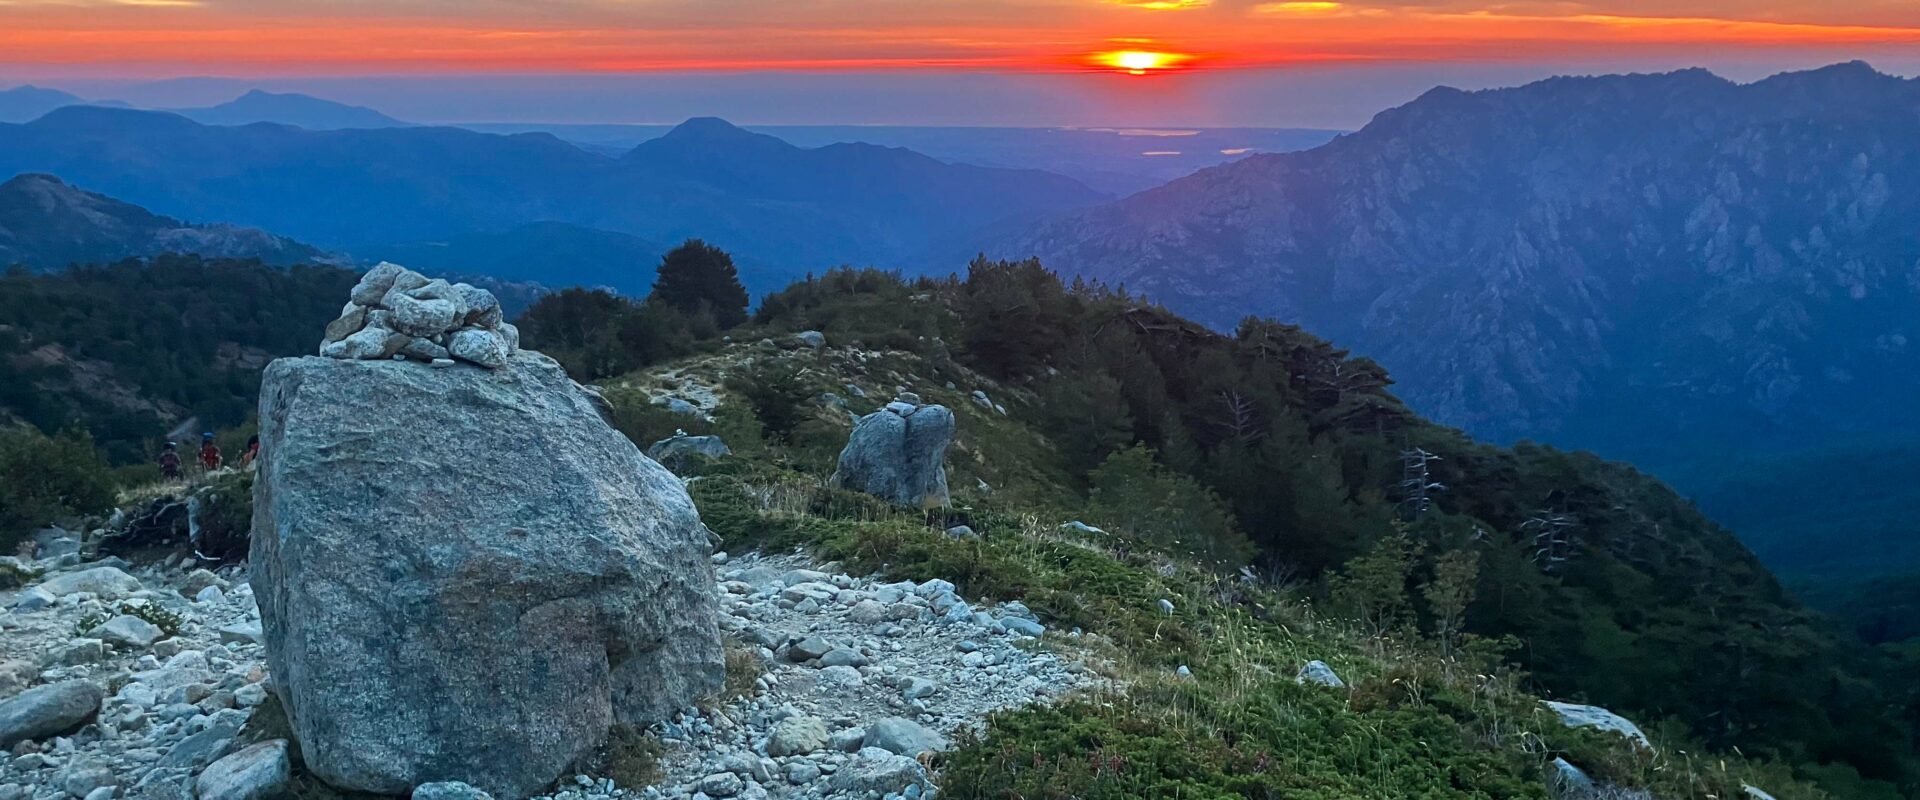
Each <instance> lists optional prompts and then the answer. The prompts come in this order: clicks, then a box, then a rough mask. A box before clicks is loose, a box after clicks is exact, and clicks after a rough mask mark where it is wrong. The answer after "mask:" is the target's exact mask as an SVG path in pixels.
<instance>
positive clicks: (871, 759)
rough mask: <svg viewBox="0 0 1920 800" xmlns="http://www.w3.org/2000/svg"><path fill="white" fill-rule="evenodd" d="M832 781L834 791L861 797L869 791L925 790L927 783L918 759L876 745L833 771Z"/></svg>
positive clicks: (925, 774)
mask: <svg viewBox="0 0 1920 800" xmlns="http://www.w3.org/2000/svg"><path fill="white" fill-rule="evenodd" d="M831 785H832V787H833V790H834V791H835V792H840V793H844V794H846V795H848V796H852V797H860V796H862V795H866V794H868V793H874V794H881V795H885V794H891V793H904V792H906V791H907V790H908V789H909V788H918V789H919V790H921V791H924V790H926V789H927V788H928V787H929V785H930V784H929V783H928V780H927V768H926V767H923V766H921V765H920V762H918V761H915V760H913V759H912V758H909V757H907V756H902V755H895V754H893V753H890V752H887V751H885V750H881V749H879V748H877V747H867V748H862V749H861V750H860V752H859V753H857V754H855V755H854V757H853V759H852V760H850V761H848V762H847V763H846V764H844V765H842V766H841V767H840V769H839V770H837V771H835V772H834V773H833V780H832V781H831Z"/></svg>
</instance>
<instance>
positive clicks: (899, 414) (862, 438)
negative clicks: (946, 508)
mask: <svg viewBox="0 0 1920 800" xmlns="http://www.w3.org/2000/svg"><path fill="white" fill-rule="evenodd" d="M912 400H914V401H917V400H918V398H912ZM952 443H953V412H952V411H951V410H949V409H948V408H947V407H946V406H940V405H920V404H918V403H917V402H910V401H909V400H906V399H902V400H895V401H893V402H891V403H888V404H887V406H886V408H882V409H880V410H879V411H875V412H873V413H871V414H868V415H866V416H864V417H861V418H860V421H859V422H856V423H854V426H853V435H852V436H850V437H848V439H847V446H846V447H845V448H844V449H842V450H841V451H840V465H839V468H838V469H836V470H834V472H833V479H832V480H833V484H834V485H836V486H840V487H843V488H847V489H853V490H855V491H860V492H866V493H867V494H870V495H873V496H875V497H879V498H881V499H883V500H886V501H888V502H891V503H894V504H896V505H902V506H913V507H919V508H928V507H933V506H943V505H946V504H947V468H946V461H947V445H949V444H952Z"/></svg>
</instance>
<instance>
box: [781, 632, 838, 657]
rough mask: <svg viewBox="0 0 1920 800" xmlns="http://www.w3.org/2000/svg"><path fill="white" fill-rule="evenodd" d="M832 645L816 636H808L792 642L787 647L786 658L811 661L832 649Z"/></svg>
mask: <svg viewBox="0 0 1920 800" xmlns="http://www.w3.org/2000/svg"><path fill="white" fill-rule="evenodd" d="M833 649H834V646H833V645H832V644H831V643H829V642H828V641H827V640H825V639H822V638H820V637H818V636H809V637H807V638H805V639H801V640H800V641H797V642H794V643H793V646H792V647H789V648H787V658H789V659H792V660H794V661H812V660H814V659H816V658H819V657H821V656H824V655H826V654H827V653H828V652H830V651H832V650H833Z"/></svg>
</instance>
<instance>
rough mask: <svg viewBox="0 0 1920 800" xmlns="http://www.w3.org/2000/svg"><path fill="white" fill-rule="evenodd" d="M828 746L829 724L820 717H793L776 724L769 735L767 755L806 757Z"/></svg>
mask: <svg viewBox="0 0 1920 800" xmlns="http://www.w3.org/2000/svg"><path fill="white" fill-rule="evenodd" d="M826 745H827V722H826V720H823V719H821V718H819V717H809V716H804V715H803V716H793V717H788V718H786V719H783V720H780V721H779V722H776V723H774V725H773V730H772V731H771V732H770V733H768V734H767V755H770V756H773V757H775V758H779V757H781V756H795V755H806V754H808V753H812V752H814V751H817V750H819V749H820V748H822V747H825V746H826Z"/></svg>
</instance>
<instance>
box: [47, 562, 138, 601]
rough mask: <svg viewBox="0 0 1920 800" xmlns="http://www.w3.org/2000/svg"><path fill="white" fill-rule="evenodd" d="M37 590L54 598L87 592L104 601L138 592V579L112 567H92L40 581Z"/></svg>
mask: <svg viewBox="0 0 1920 800" xmlns="http://www.w3.org/2000/svg"><path fill="white" fill-rule="evenodd" d="M38 588H39V589H40V591H43V592H46V593H47V594H49V595H52V596H54V597H66V596H67V595H70V594H74V593H76V592H87V593H90V594H96V595H99V596H100V597H101V599H104V600H113V599H117V598H121V597H126V596H127V595H130V594H133V593H134V592H137V591H140V579H139V578H135V577H133V576H132V575H128V574H127V573H125V572H121V571H120V570H119V569H117V568H114V567H94V568H92V569H83V570H80V571H78V572H69V573H67V574H65V575H56V576H54V577H52V578H48V579H46V580H45V581H42V582H41V583H40V586H39V587H38Z"/></svg>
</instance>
